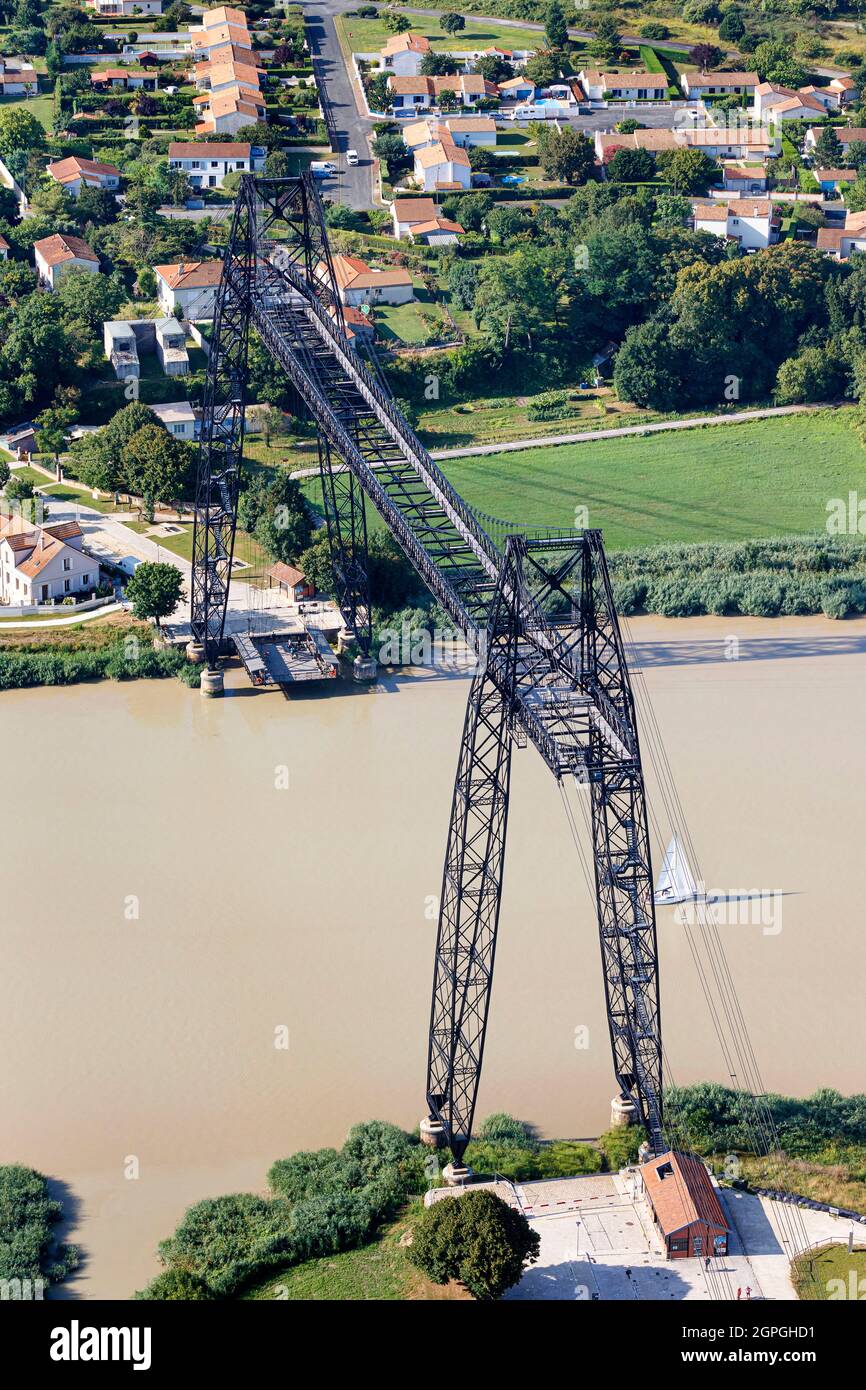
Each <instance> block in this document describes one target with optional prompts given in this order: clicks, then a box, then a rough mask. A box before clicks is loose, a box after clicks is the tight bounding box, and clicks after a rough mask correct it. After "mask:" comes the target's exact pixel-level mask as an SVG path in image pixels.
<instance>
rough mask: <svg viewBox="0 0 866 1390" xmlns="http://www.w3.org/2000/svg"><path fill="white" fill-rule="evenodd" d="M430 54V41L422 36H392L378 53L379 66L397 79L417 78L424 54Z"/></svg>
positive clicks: (409, 34) (410, 34) (408, 34)
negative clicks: (392, 73)
mask: <svg viewBox="0 0 866 1390" xmlns="http://www.w3.org/2000/svg"><path fill="white" fill-rule="evenodd" d="M429 52H430V40H429V39H426V38H425V37H424V35H423V34H412V33H407V34H392V36H391V38H390V39H389V40H388V42H387V43H386V44H385V47H384V48H383V49H381V50H380V52H379V65H380V67H382V68H384V69H386V70H387V71H388V72H394V73H396V74H397V76H398V77H417V76H418V74H419V73H420V71H421V63H422V61H423V59H424V54H425V53H429Z"/></svg>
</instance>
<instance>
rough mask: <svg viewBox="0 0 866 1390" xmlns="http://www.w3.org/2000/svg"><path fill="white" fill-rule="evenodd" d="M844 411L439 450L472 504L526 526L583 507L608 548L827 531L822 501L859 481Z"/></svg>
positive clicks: (858, 457) (569, 517)
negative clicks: (478, 452)
mask: <svg viewBox="0 0 866 1390" xmlns="http://www.w3.org/2000/svg"><path fill="white" fill-rule="evenodd" d="M849 419H850V414H849V412H848V411H845V410H839V411H830V410H824V411H816V412H815V413H814V414H810V415H796V416H781V417H777V418H775V419H770V420H758V421H755V422H754V423H748V424H742V425H713V426H707V427H704V428H699V429H695V430H682V431H672V432H671V433H669V434H668V433H666V434H658V435H647V436H644V437H639V436H637V437H634V438H623V439H600V440H597V441H593V442H590V443H587V444H574V445H560V446H558V447H553V448H551V447H548V448H538V449H527V450H521V451H520V452H519V453H513V454H492V455H488V456H484V457H480V458H466V459H453V460H445V461H444V462H443V463H442V464H441V465H440V466H441V467H442V468H443V470H444V471H445V473H446V474H447V476H448V478H449V479H450V480H451V482H452V483H453V484H454V485H455V487H456V488H457V490H458V491H459V492H460V493H461V495H462V496H463V497H464V498H465V499H466V501H467V502H469V503H470V504H471V505H472V506H475V507H478V508H480V509H481V510H482V511H485V512H488V513H491V514H492V515H493V516H496V517H500V518H502V519H503V520H506V521H515V522H517V523H519V524H523V525H527V526H539V525H551V526H563V527H568V526H572V525H573V524H574V518H575V508H577V507H581V506H584V507H587V508H588V510H589V525H590V526H597V527H601V528H602V529H603V531H604V533H605V540H606V542H607V545H608V546H609V547H610V548H611V549H623V548H626V547H630V546H640V545H650V544H653V543H654V542H656V541H678V540H682V541H712V540H740V539H744V538H746V537H749V536H774V535H786V534H804V533H807V532H811V531H823V530H824V529H825V525H826V517H827V512H826V505H827V502H828V501H829V500H830V499H831V498H846V497H847V495H848V492H849V490H851V489H853V490H855V491H857V492H858V493H860V494H863V492H864V489H866V452H864V450H863V447H862V446H861V444H860V442H859V440H858V439H857V436H856V435H855V434H854V432H853V430H852V429H851V428H850V425H849Z"/></svg>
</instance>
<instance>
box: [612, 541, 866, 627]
mask: <svg viewBox="0 0 866 1390" xmlns="http://www.w3.org/2000/svg"><path fill="white" fill-rule="evenodd" d="M609 562H610V572H611V578H612V580H613V586H614V593H615V596H616V600H617V606H618V608H619V609H620V611H621V612H622V613H625V614H632V613H641V612H644V613H657V614H659V615H660V616H662V617H670V618H685V617H693V616H698V615H703V614H717V615H720V616H722V615H727V614H741V615H743V616H751V617H765V618H772V617H788V616H797V615H805V614H816V613H823V614H825V616H826V617H828V618H846V617H851V616H853V615H855V614H858V613H866V545H864V544H863V542H862V541H858V540H852V539H849V538H847V537H831V536H804V537H798V538H792V539H778V540H756V541H741V542H727V543H720V544H713V545H669V546H648V547H646V548H644V549H641V550H633V551H622V552H619V553H617V552H614V553H613V554H611V556H610V557H609Z"/></svg>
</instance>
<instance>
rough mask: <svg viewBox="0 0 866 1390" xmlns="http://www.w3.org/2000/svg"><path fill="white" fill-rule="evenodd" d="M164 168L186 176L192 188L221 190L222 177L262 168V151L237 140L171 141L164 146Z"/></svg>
mask: <svg viewBox="0 0 866 1390" xmlns="http://www.w3.org/2000/svg"><path fill="white" fill-rule="evenodd" d="M168 167H169V169H179V170H181V172H182V173H184V174H186V176H187V178H188V179H189V181H190V183H191V184H192V186H193V188H222V186H223V181H224V179H225V176H226V174H234V173H237V172H240V173H243V174H252V173H259V172H260V171H261V170H262V169H264V167H265V151H264V149H262V147H261V146H260V145H250V144H248V143H245V142H243V141H240V140H238V141H230V142H222V143H220V142H217V141H215V140H214V141H203V142H201V143H199V142H197V141H193V140H174V141H172V143H171V144H170V145H169V147H168Z"/></svg>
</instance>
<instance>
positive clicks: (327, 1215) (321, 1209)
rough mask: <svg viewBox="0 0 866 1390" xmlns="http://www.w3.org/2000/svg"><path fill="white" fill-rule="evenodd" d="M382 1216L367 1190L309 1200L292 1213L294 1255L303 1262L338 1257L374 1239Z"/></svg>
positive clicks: (332, 1194)
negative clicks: (324, 1256) (374, 1233)
mask: <svg viewBox="0 0 866 1390" xmlns="http://www.w3.org/2000/svg"><path fill="white" fill-rule="evenodd" d="M380 1215H381V1213H380V1212H379V1211H378V1210H377V1208H376V1206H375V1205H374V1203H373V1202H372V1201H371V1200H370V1197H369V1196H368V1195H367V1193H366V1191H365V1189H363V1188H362V1189H361V1190H360V1191H358V1192H332V1193H330V1194H329V1195H327V1196H322V1197H309V1198H307V1199H306V1200H305V1201H303V1202H299V1203H298V1205H297V1206H296V1207H294V1209H293V1211H292V1243H293V1247H294V1249H293V1254H294V1255H295V1257H296V1258H297V1259H299V1260H311V1259H314V1258H316V1257H318V1256H320V1255H334V1254H336V1253H337V1252H338V1251H339V1250H350V1249H352V1248H353V1247H354V1246H356V1245H363V1243H364V1242H365V1241H367V1240H369V1239H370V1237H371V1236H372V1235H373V1232H374V1231H375V1229H376V1226H377V1224H378V1222H379V1219H380Z"/></svg>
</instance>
